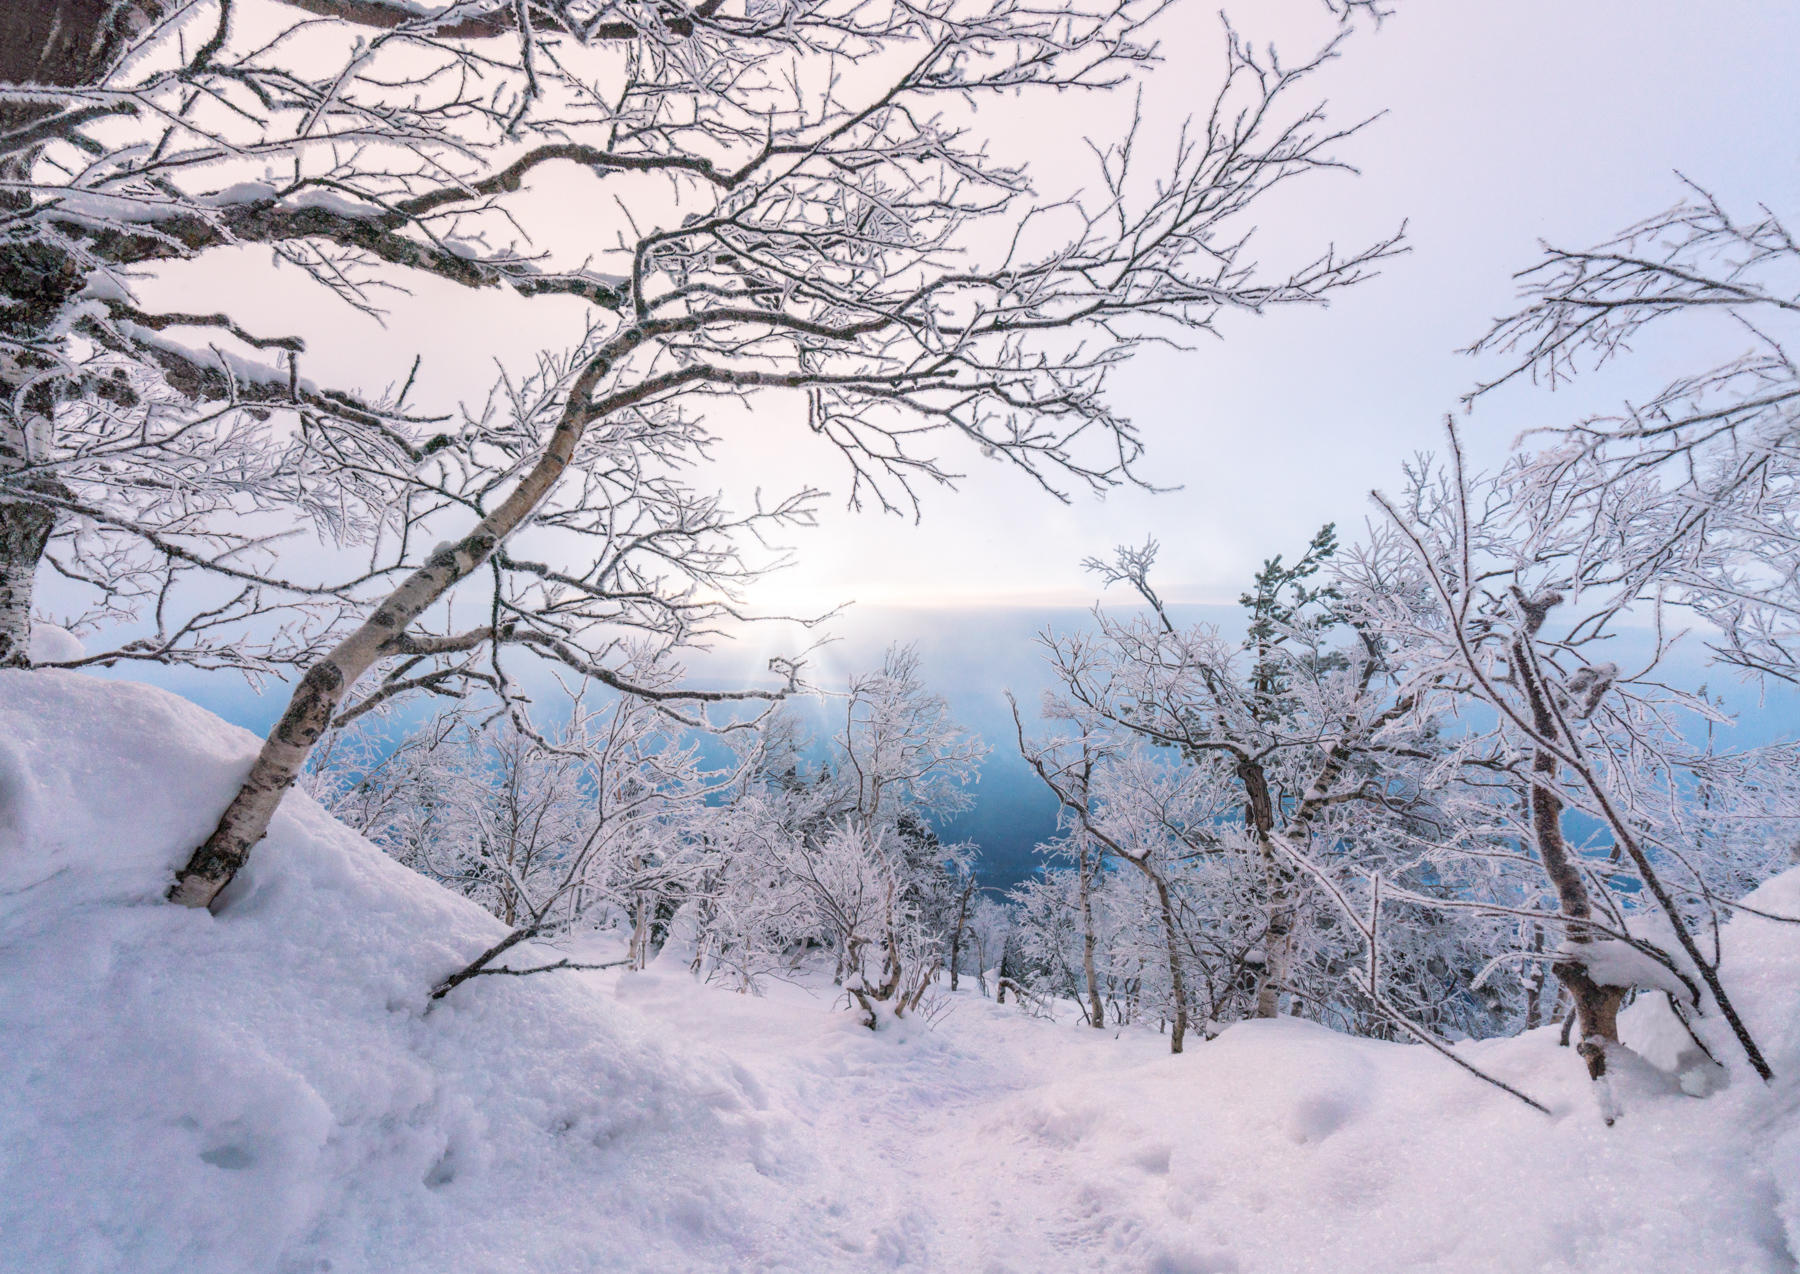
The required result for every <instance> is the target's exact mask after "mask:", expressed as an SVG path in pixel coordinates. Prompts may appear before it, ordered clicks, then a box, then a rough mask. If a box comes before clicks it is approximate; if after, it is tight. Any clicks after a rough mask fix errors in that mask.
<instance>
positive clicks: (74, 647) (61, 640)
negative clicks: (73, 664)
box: [31, 620, 87, 664]
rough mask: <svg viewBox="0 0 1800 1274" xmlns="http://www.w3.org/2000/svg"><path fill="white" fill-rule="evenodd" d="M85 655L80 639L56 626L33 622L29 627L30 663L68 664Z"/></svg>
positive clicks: (85, 651)
mask: <svg viewBox="0 0 1800 1274" xmlns="http://www.w3.org/2000/svg"><path fill="white" fill-rule="evenodd" d="M86 654H87V648H86V647H85V646H83V645H82V644H81V638H79V637H77V636H76V635H75V634H74V633H72V632H70V631H69V630H68V629H66V628H63V627H61V626H60V625H57V624H47V623H44V622H43V621H42V620H34V621H32V625H31V662H32V663H34V664H56V663H68V662H70V661H71V660H75V659H80V658H82V657H83V656H85V655H86Z"/></svg>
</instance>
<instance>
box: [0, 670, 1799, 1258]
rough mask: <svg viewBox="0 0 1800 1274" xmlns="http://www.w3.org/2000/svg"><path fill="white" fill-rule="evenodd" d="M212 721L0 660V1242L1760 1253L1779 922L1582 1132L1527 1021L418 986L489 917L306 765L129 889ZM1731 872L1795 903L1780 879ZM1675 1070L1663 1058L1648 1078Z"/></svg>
mask: <svg viewBox="0 0 1800 1274" xmlns="http://www.w3.org/2000/svg"><path fill="white" fill-rule="evenodd" d="M255 746H256V741H255V740H254V739H253V738H252V737H251V736H250V735H248V734H246V733H245V732H243V731H241V730H238V729H235V728H234V727H231V726H228V725H226V724H224V723H223V722H221V721H219V720H218V719H217V718H216V717H214V716H212V715H211V714H209V713H207V712H205V711H203V710H201V709H199V708H197V707H195V706H194V705H192V704H189V703H187V702H185V701H183V700H181V699H178V698H176V697H174V696H172V695H169V694H166V693H164V692H161V691H158V690H154V689H151V688H148V687H144V686H138V685H132V684H128V683H122V682H111V681H101V680H96V679H92V678H87V677H82V676H78V675H75V674H69V673H58V672H53V671H43V670H40V671H36V672H30V673H17V672H9V673H0V1040H4V1041H5V1045H4V1048H0V1270H6V1271H20V1272H23V1271H32V1272H33V1274H37V1272H40V1271H96V1272H97V1271H127V1272H130V1274H147V1272H152V1271H183V1272H191V1274H214V1272H217V1274H226V1272H230V1274H245V1272H252V1271H264V1270H267V1271H282V1272H286V1271H301V1270H305V1271H324V1270H330V1271H334V1272H336V1274H346V1272H350V1271H370V1272H371V1274H388V1272H390V1271H414V1270H417V1271H432V1272H434V1274H449V1272H454V1274H487V1272H489V1271H496V1272H498V1271H513V1270H518V1271H532V1272H533V1274H560V1272H562V1271H571V1272H573V1271H587V1270H605V1271H609V1272H613V1271H636V1270H644V1271H650V1270H655V1271H659V1272H661V1274H676V1272H679V1271H690V1270H691V1271H702V1270H720V1271H738V1270H745V1271H750V1270H769V1271H774V1270H781V1271H806V1272H812V1271H836V1270H843V1271H853V1270H854V1271H861V1270H871V1269H909V1270H921V1271H924V1270H931V1271H939V1270H941V1271H954V1272H955V1274H1003V1272H1008V1271H1012V1272H1016V1274H1027V1272H1030V1274H1037V1272H1038V1271H1059V1270H1067V1271H1091V1270H1118V1271H1161V1272H1163V1274H1201V1272H1203V1271H1214V1272H1219V1274H1229V1272H1232V1271H1236V1272H1238V1274H1284V1272H1286V1271H1303V1270H1321V1271H1326V1270H1330V1271H1364V1270H1366V1271H1371V1272H1373V1271H1384V1272H1385V1271H1396V1270H1434V1271H1439V1270H1441V1271H1494V1272H1500V1271H1507V1272H1511V1271H1521V1272H1523V1271H1533V1272H1536V1271H1551V1270H1569V1271H1575V1270H1580V1271H1584V1272H1585V1274H1607V1272H1610V1271H1619V1272H1620V1274H1623V1272H1625V1271H1631V1272H1632V1274H1647V1272H1652V1271H1670V1272H1671V1274H1673V1272H1675V1271H1682V1272H1684V1274H1685V1272H1688V1271H1698V1270H1706V1271H1756V1272H1761V1271H1771V1272H1772V1271H1789V1272H1791V1271H1793V1270H1794V1269H1795V1268H1796V1261H1795V1255H1794V1254H1795V1251H1796V1250H1800V1083H1797V1082H1796V1080H1797V1079H1800V929H1797V928H1795V927H1794V926H1782V925H1778V924H1775V923H1773V922H1769V921H1762V920H1757V919H1755V918H1752V917H1745V918H1742V919H1739V920H1737V921H1735V922H1733V923H1732V924H1731V925H1730V926H1729V928H1728V929H1727V932H1726V942H1727V948H1728V950H1727V966H1726V967H1727V971H1728V975H1729V980H1730V982H1731V986H1732V990H1733V993H1734V995H1735V996H1736V997H1737V998H1738V999H1739V1001H1740V1004H1741V1007H1742V1008H1743V1009H1744V1011H1745V1013H1746V1016H1747V1017H1748V1019H1749V1020H1750V1022H1751V1025H1752V1027H1753V1029H1754V1030H1756V1032H1757V1033H1758V1035H1759V1037H1760V1039H1761V1041H1762V1043H1763V1045H1764V1047H1765V1049H1766V1050H1767V1051H1768V1053H1769V1055H1770V1060H1771V1062H1772V1063H1773V1064H1774V1066H1775V1068H1776V1070H1777V1074H1778V1082H1777V1083H1776V1084H1775V1085H1773V1086H1765V1085H1763V1084H1761V1083H1760V1082H1758V1081H1757V1080H1756V1079H1755V1078H1754V1077H1753V1076H1752V1075H1751V1074H1750V1073H1749V1071H1748V1069H1747V1068H1745V1067H1743V1066H1742V1065H1741V1063H1740V1062H1739V1060H1738V1059H1737V1058H1736V1057H1735V1055H1734V1054H1733V1053H1732V1052H1731V1046H1730V1043H1729V1040H1728V1039H1727V1038H1726V1037H1725V1036H1724V1035H1723V1034H1722V1033H1717V1032H1714V1033H1713V1034H1712V1035H1711V1036H1709V1043H1712V1044H1713V1047H1714V1049H1715V1051H1716V1052H1717V1053H1718V1055H1719V1056H1720V1057H1721V1058H1723V1059H1724V1060H1725V1061H1726V1062H1727V1063H1728V1068H1727V1069H1728V1073H1727V1074H1725V1075H1723V1076H1718V1077H1714V1078H1713V1079H1710V1080H1708V1082H1707V1085H1706V1087H1709V1088H1714V1089H1716V1091H1713V1092H1711V1095H1709V1096H1707V1097H1705V1098H1703V1099H1696V1098H1694V1097H1691V1096H1688V1095H1686V1094H1685V1093H1684V1092H1683V1091H1682V1088H1681V1084H1680V1082H1679V1079H1678V1077H1677V1075H1676V1074H1674V1073H1673V1071H1674V1070H1677V1069H1679V1068H1680V1067H1681V1066H1683V1065H1685V1063H1682V1062H1680V1061H1678V1058H1679V1054H1680V1053H1681V1051H1682V1041H1683V1039H1684V1038H1685V1037H1681V1036H1679V1035H1678V1033H1677V1032H1676V1031H1675V1030H1674V1029H1672V1022H1671V1021H1670V1020H1668V1015H1667V1013H1666V1010H1661V1011H1660V1012H1659V1010H1658V1008H1657V1006H1655V1005H1652V1004H1650V1003H1649V1002H1647V1001H1645V1002H1640V1004H1639V1005H1637V1006H1634V1007H1633V1008H1632V1009H1631V1010H1629V1011H1628V1013H1627V1017H1626V1033H1627V1035H1628V1037H1631V1038H1633V1039H1635V1041H1636V1042H1637V1043H1638V1044H1639V1045H1641V1046H1642V1048H1643V1049H1644V1051H1645V1053H1646V1054H1647V1055H1648V1056H1649V1057H1650V1058H1651V1060H1652V1061H1654V1062H1656V1063H1657V1064H1658V1065H1659V1066H1662V1067H1666V1068H1670V1069H1669V1070H1668V1071H1664V1070H1657V1069H1654V1068H1652V1067H1650V1066H1645V1067H1642V1068H1639V1069H1638V1070H1635V1071H1630V1072H1628V1073H1627V1074H1626V1075H1624V1077H1623V1080H1622V1088H1623V1092H1622V1099H1623V1102H1624V1106H1625V1111H1626V1114H1625V1117H1624V1119H1623V1120H1621V1122H1620V1123H1619V1124H1618V1125H1617V1126H1616V1127H1614V1128H1611V1129H1608V1128H1606V1127H1604V1126H1603V1125H1602V1123H1601V1121H1600V1119H1599V1117H1598V1114H1597V1111H1596V1106H1595V1103H1594V1100H1593V1097H1592V1094H1591V1093H1590V1092H1589V1091H1588V1085H1587V1084H1586V1082H1585V1080H1584V1079H1583V1078H1582V1076H1581V1072H1580V1066H1579V1064H1578V1062H1577V1061H1576V1059H1575V1058H1574V1057H1573V1056H1572V1055H1571V1054H1570V1053H1569V1052H1567V1051H1564V1050H1562V1049H1560V1048H1559V1047H1558V1046H1557V1044H1556V1040H1555V1036H1554V1033H1553V1032H1550V1031H1539V1032H1535V1033H1533V1034H1532V1035H1530V1036H1527V1037H1525V1038H1522V1039H1518V1040H1506V1041H1490V1042H1487V1043H1483V1044H1476V1045H1465V1046H1463V1048H1465V1049H1466V1051H1467V1056H1469V1058H1470V1059H1471V1060H1473V1061H1474V1062H1476V1063H1477V1064H1478V1065H1480V1066H1482V1067H1484V1068H1486V1069H1488V1070H1490V1071H1491V1072H1493V1073H1495V1074H1497V1075H1499V1076H1501V1077H1503V1078H1505V1079H1506V1080H1507V1081H1508V1082H1510V1083H1513V1084H1516V1085H1518V1086H1519V1087H1521V1088H1523V1089H1525V1090H1527V1091H1529V1092H1531V1093H1532V1094H1533V1095H1534V1096H1536V1097H1538V1098H1539V1099H1540V1100H1543V1101H1544V1102H1546V1104H1548V1105H1549V1106H1550V1107H1551V1108H1552V1110H1553V1111H1554V1115H1553V1117H1551V1118H1546V1117H1544V1116H1542V1115H1540V1114H1537V1113H1536V1112H1534V1111H1531V1110H1528V1109H1526V1108H1525V1107H1523V1106H1521V1105H1519V1104H1518V1103H1516V1102H1514V1101H1513V1100H1512V1099H1510V1098H1508V1097H1506V1096H1505V1095H1503V1094H1501V1093H1499V1092H1497V1091H1495V1090H1494V1089H1492V1088H1490V1087H1488V1086H1486V1085H1484V1084H1482V1083H1480V1082H1479V1081H1477V1080H1475V1079H1473V1078H1471V1077H1470V1076H1468V1075H1467V1074H1466V1073H1464V1072H1462V1071H1460V1070H1459V1069H1457V1068H1456V1067H1453V1066H1451V1065H1449V1064H1448V1063H1447V1062H1445V1061H1444V1059H1442V1058H1440V1057H1438V1056H1436V1055H1434V1054H1432V1053H1430V1052H1429V1051H1427V1050H1424V1049H1420V1048H1415V1047H1406V1046H1401V1045H1392V1044H1381V1043H1376V1042H1371V1041H1364V1040H1355V1039H1349V1038H1346V1037H1343V1036H1339V1035H1335V1034H1333V1033H1331V1032H1329V1031H1326V1030H1324V1029H1322V1028H1319V1027H1315V1026H1312V1025H1309V1024H1306V1023H1300V1022H1292V1021H1283V1022H1274V1023H1245V1024H1241V1025H1239V1026H1236V1027H1233V1028H1231V1029H1230V1030H1228V1031H1226V1032H1225V1034H1224V1035H1223V1036H1222V1037H1221V1038H1219V1039H1217V1040H1214V1041H1211V1042H1207V1043H1198V1042H1196V1043H1195V1044H1194V1045H1192V1046H1191V1048H1190V1051H1189V1052H1188V1053H1187V1054H1186V1055H1185V1056H1182V1057H1169V1056H1167V1055H1166V1054H1164V1053H1163V1051H1162V1050H1163V1047H1164V1043H1163V1041H1162V1040H1160V1039H1159V1038H1157V1037H1156V1036H1154V1035H1152V1034H1150V1033H1148V1032H1140V1033H1127V1034H1126V1035H1124V1036H1123V1037H1121V1038H1114V1037H1113V1034H1112V1033H1111V1032H1105V1033H1102V1032H1095V1031H1091V1030H1087V1029H1085V1028H1079V1027H1076V1026H1071V1025H1069V1024H1067V1023H1063V1024H1051V1023H1047V1022H1043V1021H1038V1020H1033V1019H1030V1018H1026V1017H1023V1016H1020V1015H1018V1014H1017V1013H1016V1012H1015V1011H1014V1009H1013V1008H1012V1007H1011V1006H1008V1007H1006V1008H997V1007H996V1006H994V1005H993V1004H991V1003H990V1002H988V1001H986V1000H983V999H980V998H979V997H977V996H975V995H972V994H969V993H967V992H965V993H963V994H960V995H957V996H954V997H949V1002H948V1012H947V1013H945V1014H944V1015H943V1016H942V1017H941V1018H940V1020H939V1022H938V1024H937V1026H936V1029H926V1028H925V1027H923V1026H921V1025H919V1024H917V1023H913V1024H910V1025H907V1024H902V1029H896V1030H893V1031H890V1032H884V1033H881V1034H878V1035H871V1034H870V1033H868V1032H866V1031H863V1030H861V1029H860V1028H858V1027H857V1026H856V1025H855V1023H854V1021H853V1019H852V1018H851V1016H850V1015H849V1014H847V1013H840V1012H833V1011H832V1001H831V996H830V995H829V993H828V992H819V991H816V990H815V991H809V990H808V989H806V988H804V987H789V986H783V985H780V984H777V985H776V986H774V987H772V988H771V992H770V994H769V996H768V997H767V998H762V999H758V998H752V997H742V996H736V995H732V994H729V993H726V992H722V991H716V990H711V989H707V988H701V987H696V986H695V985H694V984H693V982H692V981H691V979H689V978H688V977H687V976H686V974H685V972H683V971H681V970H680V969H678V968H674V967H670V968H666V969H657V968H653V969H652V970H651V971H650V972H648V973H645V974H637V975H630V976H620V975H616V974H606V975H600V974H569V973H556V974H548V975H544V976H539V977H533V978H521V979H514V978H492V979H482V980H479V981H477V982H473V983H470V984H468V985H466V986H464V987H461V988H458V990H457V991H456V992H455V993H453V995H452V996H451V997H450V998H449V999H448V1000H446V1001H445V1002H443V1004H441V1005H440V1006H439V1007H438V1008H437V1009H435V1010H434V1011H433V1012H431V1013H430V1014H426V1013H425V1012H424V1011H423V1010H424V1006H425V1003H426V993H427V990H428V989H429V987H430V986H431V985H432V984H433V983H434V982H435V981H437V980H438V979H439V978H440V977H442V976H443V975H444V974H445V973H447V972H449V971H450V970H452V969H454V968H456V967H458V966H459V965H461V964H462V963H464V962H465V961H466V960H467V959H468V958H470V957H471V956H472V955H473V954H474V953H476V952H478V951H479V950H481V949H482V948H483V947H485V946H486V945H488V944H489V943H490V942H492V941H493V940H494V939H495V938H496V937H497V936H499V934H500V932H501V930H500V927H499V926H498V924H497V923H496V922H495V921H494V920H492V919H491V918H490V917H488V916H486V915H485V914H484V913H482V912H480V911H479V910H478V909H476V908H475V907H473V906H472V905H470V904H467V903H465V902H464V901H462V900H461V899H459V898H456V897H454V896H452V895H450V894H448V893H446V892H444V891H443V890H440V889H438V888H437V887H436V886H434V885H432V884H430V883H429V882H426V881H424V880H422V879H420V878H418V877H416V876H414V875H413V874H411V873H410V872H408V871H407V870H405V869H403V868H401V867H400V866H398V865H397V864H395V863H393V862H392V861H390V860H388V859H387V858H385V857H384V856H383V855H382V854H381V853H380V852H379V851H377V850H376V849H375V848H374V847H372V846H370V845H369V844H368V843H367V842H365V841H363V840H361V839H360V838H359V837H357V836H355V835H354V834H352V833H351V832H349V831H348V830H347V829H345V828H343V827H342V826H341V825H339V824H337V823H335V822H334V821H332V820H331V819H330V818H328V817H327V816H326V815H325V814H323V813H322V812H321V811H320V810H319V809H318V807H317V806H315V805H314V804H312V803H311V802H310V801H309V800H307V799H306V798H304V797H302V796H299V795H295V796H293V797H291V798H290V799H289V800H288V802H287V803H286V804H285V806H284V808H283V810H282V812H281V813H280V814H279V815H278V817H277V819H276V822H275V825H274V827H273V828H272V830H271V833H270V836H269V839H268V841H267V843H265V844H264V845H263V846H262V847H260V848H259V850H258V851H257V854H256V856H255V858H254V859H253V861H252V864H251V866H250V868H249V870H248V871H247V872H246V873H245V875H244V876H243V877H242V878H241V879H240V880H239V881H238V882H237V883H236V884H234V886H233V891H232V895H231V897H230V900H229V901H230V905H229V906H228V907H226V908H225V909H224V910H223V911H222V913H221V914H220V915H219V916H217V917H214V916H210V915H207V914H205V913H198V914H196V913H194V912H190V911H186V910H182V909H179V908H176V907H172V906H169V905H166V904H164V903H163V902H162V891H163V889H164V888H165V887H166V884H167V881H168V879H169V875H170V873H171V872H172V870H173V868H174V867H175V865H176V864H177V863H178V862H179V861H180V859H181V858H182V857H183V856H184V855H185V854H186V853H187V851H188V850H189V849H190V848H191V847H192V846H193V845H194V844H196V843H198V840H199V839H200V838H201V837H202V836H203V835H204V834H205V832H206V831H207V829H208V827H209V825H210V823H211V821H212V819H213V818H214V817H216V814H217V811H218V810H219V809H220V808H221V807H222V805H223V803H224V802H225V800H226V799H227V798H228V797H229V795H230V793H231V791H232V789H233V788H234V786H235V784H236V782H237V781H238V778H239V777H240V776H241V774H242V773H243V772H244V770H245V769H246V767H247V766H248V764H249V761H250V758H251V756H252V755H253V753H254V751H255ZM1756 901H1757V903H1758V904H1759V905H1760V906H1762V907H1764V908H1766V909H1769V910H1772V911H1777V912H1782V913H1784V914H1800V875H1796V874H1794V873H1790V874H1789V875H1787V876H1785V877H1782V878H1780V879H1778V880H1776V881H1773V882H1771V883H1770V884H1768V885H1766V886H1765V887H1764V888H1763V889H1762V890H1760V891H1758V894H1757V895H1756ZM1690 1087H1694V1085H1693V1084H1692V1083H1690Z"/></svg>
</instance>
